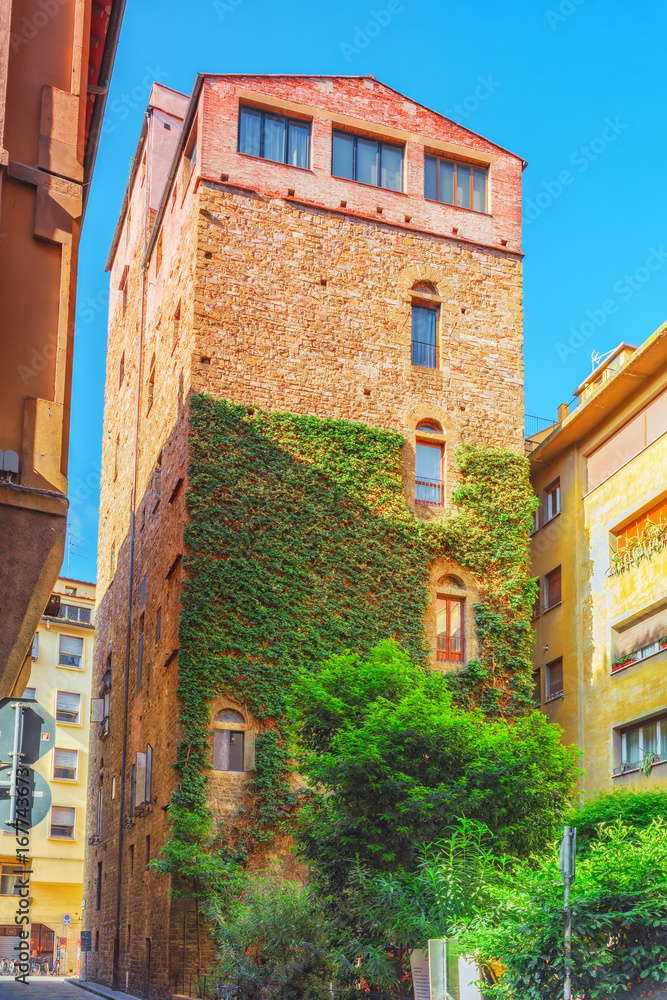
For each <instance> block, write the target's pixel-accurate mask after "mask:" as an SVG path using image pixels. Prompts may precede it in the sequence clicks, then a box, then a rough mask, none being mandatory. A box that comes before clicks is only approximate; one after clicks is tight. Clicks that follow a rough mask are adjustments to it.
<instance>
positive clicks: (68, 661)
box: [58, 635, 83, 670]
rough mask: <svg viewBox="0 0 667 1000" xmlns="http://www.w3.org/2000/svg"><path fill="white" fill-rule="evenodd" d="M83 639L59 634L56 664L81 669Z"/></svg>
mask: <svg viewBox="0 0 667 1000" xmlns="http://www.w3.org/2000/svg"><path fill="white" fill-rule="evenodd" d="M82 659H83V639H79V638H77V637H75V636H71V635H61V636H60V637H59V641H58V666H59V667H74V669H75V670H83V664H82V662H81V661H82Z"/></svg>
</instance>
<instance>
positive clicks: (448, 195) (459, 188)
mask: <svg viewBox="0 0 667 1000" xmlns="http://www.w3.org/2000/svg"><path fill="white" fill-rule="evenodd" d="M488 172H489V171H488V167H472V166H470V165H469V164H467V163H458V162H456V161H454V160H444V159H442V158H441V157H439V156H425V157H424V197H425V198H428V199H429V201H441V202H443V203H444V204H447V205H456V206H458V207H459V208H472V209H473V211H475V212H487V211H488V196H487V186H488Z"/></svg>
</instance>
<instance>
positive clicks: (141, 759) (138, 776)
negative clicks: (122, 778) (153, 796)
mask: <svg viewBox="0 0 667 1000" xmlns="http://www.w3.org/2000/svg"><path fill="white" fill-rule="evenodd" d="M145 794H146V754H145V753H141V752H138V753H137V769H136V773H135V779H134V804H135V806H140V805H141V804H142V803H143V802H145V801H146V798H145Z"/></svg>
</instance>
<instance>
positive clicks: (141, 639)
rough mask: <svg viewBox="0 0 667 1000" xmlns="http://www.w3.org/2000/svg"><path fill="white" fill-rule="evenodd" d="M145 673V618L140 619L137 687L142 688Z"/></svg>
mask: <svg viewBox="0 0 667 1000" xmlns="http://www.w3.org/2000/svg"><path fill="white" fill-rule="evenodd" d="M143 672H144V616H143V615H142V616H141V617H140V619H139V642H138V648H137V687H138V688H139V687H141V680H142V676H143Z"/></svg>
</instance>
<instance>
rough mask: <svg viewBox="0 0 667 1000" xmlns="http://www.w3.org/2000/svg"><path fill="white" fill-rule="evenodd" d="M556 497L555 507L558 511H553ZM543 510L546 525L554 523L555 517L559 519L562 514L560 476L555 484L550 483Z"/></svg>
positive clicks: (555, 480)
mask: <svg viewBox="0 0 667 1000" xmlns="http://www.w3.org/2000/svg"><path fill="white" fill-rule="evenodd" d="M554 496H555V497H556V504H555V507H556V508H557V509H552V507H553V504H552V502H551V501H552V498H553V497H554ZM543 510H544V524H548V523H549V522H550V521H553V519H554V518H555V517H558V515H559V514H560V512H561V510H562V507H561V490H560V476H559V477H558V479H554V481H553V483H550V484H549V486H547V487H546V488H545V490H544V505H543Z"/></svg>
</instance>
